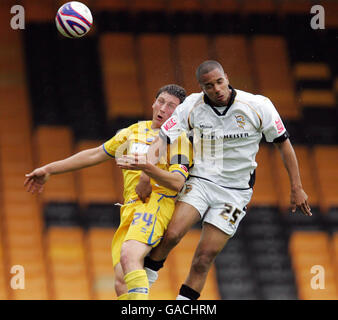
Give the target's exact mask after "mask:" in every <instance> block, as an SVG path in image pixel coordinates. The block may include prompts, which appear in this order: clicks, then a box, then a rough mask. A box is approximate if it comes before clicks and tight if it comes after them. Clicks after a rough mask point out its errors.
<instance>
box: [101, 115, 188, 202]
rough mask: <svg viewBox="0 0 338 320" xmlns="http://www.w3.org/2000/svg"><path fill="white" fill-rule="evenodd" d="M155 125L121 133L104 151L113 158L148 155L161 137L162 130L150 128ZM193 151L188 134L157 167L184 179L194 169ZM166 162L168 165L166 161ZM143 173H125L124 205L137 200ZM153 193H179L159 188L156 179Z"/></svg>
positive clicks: (146, 124)
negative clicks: (151, 146) (152, 145)
mask: <svg viewBox="0 0 338 320" xmlns="http://www.w3.org/2000/svg"><path fill="white" fill-rule="evenodd" d="M151 124H152V121H140V122H138V123H135V124H133V125H131V126H129V127H128V128H125V129H122V130H121V131H119V132H118V133H117V134H116V135H115V136H114V137H113V138H111V139H110V140H108V141H106V142H105V143H104V144H103V149H104V151H105V152H106V153H107V154H108V155H109V156H111V157H113V158H119V157H121V156H122V155H125V154H134V153H138V154H146V153H147V152H148V149H149V147H150V145H151V143H152V142H153V140H154V139H155V138H156V136H157V135H158V133H159V129H156V130H154V129H152V128H151ZM192 159H193V148H192V144H191V143H190V141H189V139H188V138H187V136H186V134H185V133H183V134H182V135H181V136H180V137H179V138H178V139H177V140H176V142H175V143H173V144H172V145H169V147H168V152H167V154H166V155H165V156H163V157H162V158H161V160H160V161H159V163H158V164H157V166H158V167H159V168H160V169H162V170H166V171H169V172H175V171H176V172H179V173H181V174H182V175H183V176H184V178H185V179H187V177H188V175H189V173H188V170H189V168H190V167H191V166H192ZM164 160H165V161H164ZM141 172H142V171H140V170H122V173H123V181H124V191H123V197H124V203H128V202H130V201H133V200H136V199H137V198H138V196H137V194H136V192H135V188H136V186H137V184H138V182H139V178H140V175H141ZM150 183H151V185H152V190H153V191H154V192H156V193H159V194H163V195H165V196H169V197H175V196H176V195H177V192H176V191H174V190H170V189H168V188H166V187H163V186H160V185H159V184H157V182H156V181H155V180H154V179H150Z"/></svg>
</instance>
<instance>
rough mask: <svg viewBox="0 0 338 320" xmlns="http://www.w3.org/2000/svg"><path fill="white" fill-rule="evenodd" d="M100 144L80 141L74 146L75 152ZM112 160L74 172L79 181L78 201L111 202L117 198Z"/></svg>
mask: <svg viewBox="0 0 338 320" xmlns="http://www.w3.org/2000/svg"><path fill="white" fill-rule="evenodd" d="M100 145H102V142H99V141H81V142H79V143H78V145H77V146H76V149H75V152H80V151H83V150H86V149H91V148H96V147H99V146H100ZM112 162H114V160H113V159H112V161H106V162H104V163H102V164H99V165H96V166H93V167H90V168H85V169H82V170H80V171H78V172H76V173H75V177H76V178H77V181H78V182H79V184H78V185H79V203H80V204H81V205H88V204H90V203H113V202H114V201H115V200H116V199H117V191H116V189H115V188H114V184H113V181H114V177H113V167H112Z"/></svg>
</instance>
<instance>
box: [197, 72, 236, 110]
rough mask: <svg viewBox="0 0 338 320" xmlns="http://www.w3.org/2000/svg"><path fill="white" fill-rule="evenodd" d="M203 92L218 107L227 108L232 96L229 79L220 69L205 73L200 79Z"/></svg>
mask: <svg viewBox="0 0 338 320" xmlns="http://www.w3.org/2000/svg"><path fill="white" fill-rule="evenodd" d="M200 86H201V88H202V90H203V92H204V93H205V94H206V95H207V96H208V97H209V99H210V100H211V101H212V102H213V103H214V104H215V105H216V106H225V105H226V104H227V102H228V99H229V97H230V94H231V90H230V89H229V87H228V86H229V79H228V77H227V76H226V75H225V74H224V73H223V72H222V71H221V70H219V69H214V70H212V71H210V72H208V73H205V74H203V75H202V76H201V78H200Z"/></svg>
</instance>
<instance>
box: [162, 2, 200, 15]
mask: <svg viewBox="0 0 338 320" xmlns="http://www.w3.org/2000/svg"><path fill="white" fill-rule="evenodd" d="M168 2H169V4H168V10H169V11H172V12H175V11H186V12H189V13H191V12H193V11H200V10H201V9H202V7H201V1H200V0H169V1H168Z"/></svg>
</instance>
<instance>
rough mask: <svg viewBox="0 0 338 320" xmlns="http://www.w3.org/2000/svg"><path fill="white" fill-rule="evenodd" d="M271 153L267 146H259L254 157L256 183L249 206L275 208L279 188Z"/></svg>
mask: <svg viewBox="0 0 338 320" xmlns="http://www.w3.org/2000/svg"><path fill="white" fill-rule="evenodd" d="M271 160H272V151H271V150H270V148H269V147H268V146H265V145H261V146H260V148H259V151H258V153H257V156H256V162H257V164H258V167H257V169H256V183H255V186H254V188H253V190H254V192H253V196H252V200H251V202H250V205H257V206H276V205H277V204H278V194H279V190H280V186H279V185H278V183H277V181H276V176H275V175H274V172H273V167H272V161H271Z"/></svg>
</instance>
